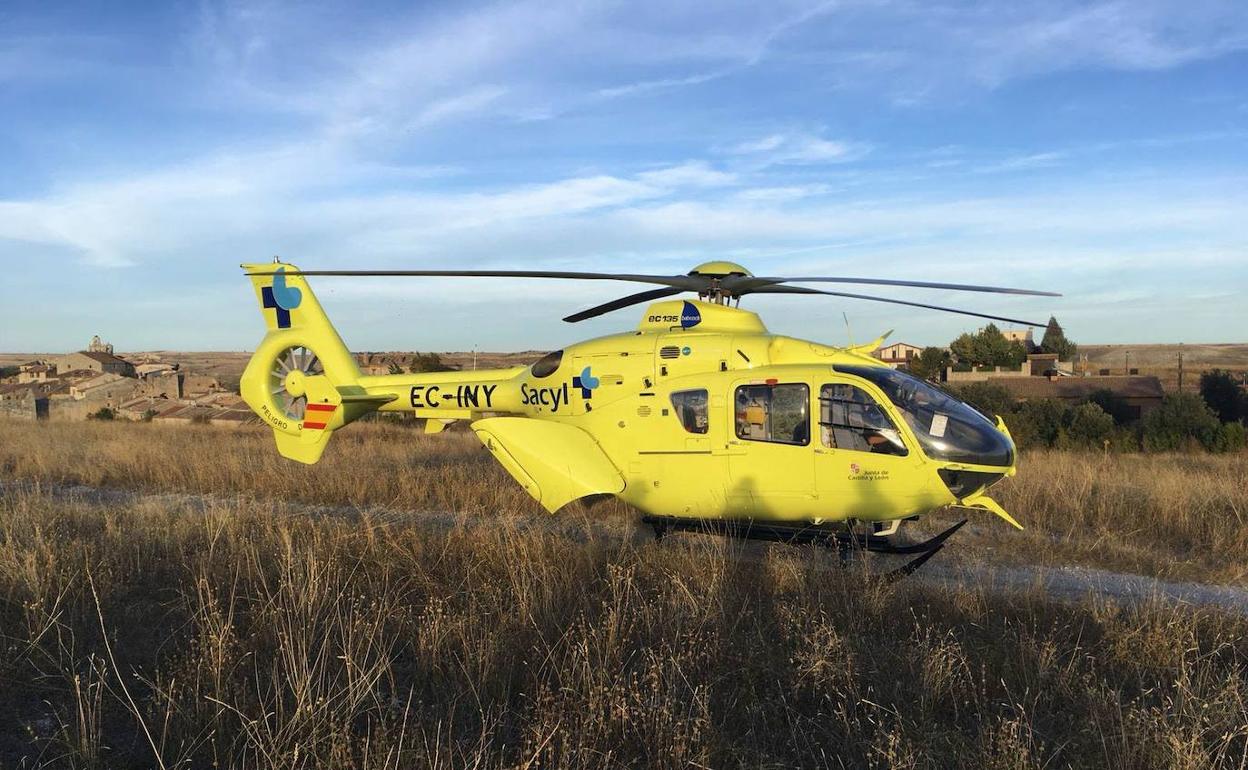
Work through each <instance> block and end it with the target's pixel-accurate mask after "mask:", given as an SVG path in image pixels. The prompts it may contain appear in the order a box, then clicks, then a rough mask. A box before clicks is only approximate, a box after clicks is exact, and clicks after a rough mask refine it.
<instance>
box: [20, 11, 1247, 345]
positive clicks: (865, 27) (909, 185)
mask: <svg viewBox="0 0 1248 770" xmlns="http://www.w3.org/2000/svg"><path fill="white" fill-rule="evenodd" d="M365 5H366V6H367V9H368V10H366V11H365V10H361V7H363V6H365ZM52 6H55V7H52ZM0 115H2V116H3V120H2V121H0V169H2V173H0V266H3V267H4V273H3V278H2V279H0V350H20V351H35V350H39V351H55V350H64V349H69V348H74V347H79V346H81V345H82V344H83V343H85V341H86V340H87V339H88V338H89V337H90V335H91V334H95V333H99V334H101V335H103V336H104V337H106V338H107V339H110V340H112V341H113V342H114V343H115V344H116V345H117V347H118V348H119V349H122V350H136V349H153V348H182V349H246V348H249V347H252V346H253V345H254V344H255V342H256V340H257V339H258V338H259V336H260V334H261V333H262V328H263V327H262V322H261V319H260V315H259V312H258V310H257V309H256V308H255V307H254V306H253V299H252V294H251V292H250V289H249V287H248V285H247V283H246V281H245V280H244V279H243V278H242V276H241V275H240V273H239V271H238V269H237V265H238V263H239V262H242V261H254V260H260V261H263V260H266V259H268V258H269V257H270V256H271V255H274V254H280V255H282V256H283V257H284V258H286V259H289V260H291V261H294V262H296V263H297V264H299V265H300V266H302V267H306V268H309V269H311V268H314V267H320V268H332V267H375V268H401V267H412V268H419V267H427V268H438V267H447V268H450V267H465V268H538V269H589V270H619V271H630V272H686V271H687V270H688V269H689V268H690V267H692V266H693V265H695V264H697V263H698V262H701V261H704V260H707V259H715V258H726V259H733V260H736V261H740V262H742V263H744V264H746V265H747V266H748V267H749V268H751V269H752V270H753V271H754V272H755V273H766V274H786V273H787V274H807V275H809V274H827V275H850V276H879V277H888V278H913V279H918V280H948V281H955V282H977V283H994V284H1002V285H1011V286H1025V287H1031V288H1040V289H1047V290H1055V291H1061V292H1063V293H1064V294H1065V296H1064V297H1062V298H1060V299H1056V300H1054V299H1045V298H1034V299H1033V298H1017V297H984V296H982V295H955V294H950V293H946V292H931V291H927V292H924V291H920V290H902V291H894V292H892V293H891V294H890V296H895V297H899V298H904V299H913V300H918V301H930V302H935V303H938V304H950V305H960V306H963V307H970V308H980V309H984V310H985V311H987V312H993V311H998V312H1001V313H1003V314H1005V315H1012V316H1017V317H1024V318H1026V317H1035V318H1037V319H1040V320H1044V319H1045V318H1047V317H1048V316H1049V315H1050V314H1055V315H1057V317H1058V318H1059V319H1060V320H1062V321H1063V323H1064V324H1065V326H1066V327H1067V331H1068V333H1069V335H1070V336H1071V337H1072V338H1074V339H1076V340H1080V341H1085V342H1149V341H1158V342H1178V341H1187V342H1231V341H1234V342H1243V341H1245V339H1246V331H1248V309H1246V308H1248V303H1245V302H1244V299H1243V295H1244V289H1245V288H1246V287H1248V11H1246V10H1245V9H1244V7H1243V5H1242V3H1238V2H1202V1H1201V0H1194V1H1190V2H1183V3H1178V2H1168V3H1163V2H1151V1H1150V0H1134V1H1131V2H1096V1H1095V0H1093V1H1092V2H1042V3H1025V2H1000V3H991V2H976V3H942V2H917V1H916V2H890V1H889V0H880V1H879V2H853V1H852V0H847V1H846V2H834V3H809V2H786V1H779V2H770V3H730V2H729V3H707V2H698V3H688V4H682V3H673V2H654V3H649V2H639V3H620V2H592V1H585V2H567V3H565V2H557V1H554V0H543V1H542V2H501V3H485V4H470V3H445V4H442V3H422V4H419V5H414V6H413V5H406V4H398V3H394V4H382V3H371V4H358V3H341V4H334V3H323V4H315V3H290V4H284V3H277V2H272V3H270V2H257V3H252V2H238V3H233V2H229V3H217V2H201V3H191V2H170V3H150V4H140V3H133V4H119V3H105V2H99V3H64V4H47V3H39V2H23V1H22V0H18V1H17V2H16V3H14V2H12V0H10V2H8V3H5V4H4V5H3V6H0ZM314 288H315V289H316V291H317V294H318V296H319V297H320V298H321V300H322V302H323V304H325V305H326V307H327V308H328V309H329V311H330V313H331V316H332V317H333V319H334V321H335V322H336V323H337V324H338V326H339V328H340V330H341V331H342V333H343V335H344V337H346V339H347V341H348V344H350V345H351V346H352V347H353V348H356V349H373V350H378V349H435V350H437V349H467V348H470V347H472V346H477V347H479V348H481V349H495V350H499V349H525V348H549V347H554V346H557V345H561V344H564V343H567V342H571V341H574V340H576V339H580V338H584V337H589V336H596V335H598V334H605V333H610V332H613V331H616V330H620V329H625V328H629V327H631V326H633V325H635V323H636V321H637V318H638V317H639V315H640V309H636V310H625V311H620V312H617V313H614V314H610V315H607V316H604V317H602V318H599V319H596V320H594V321H591V322H586V323H583V324H579V325H576V326H570V325H567V324H563V323H562V322H560V321H559V320H558V319H559V318H560V317H561V316H563V315H566V314H568V313H570V312H572V311H575V310H578V309H581V308H582V307H586V306H589V305H592V304H596V303H598V302H601V301H605V300H607V299H610V298H612V297H613V296H617V295H621V294H625V293H629V292H631V291H635V290H637V287H632V286H629V285H627V284H621V285H616V286H614V287H613V286H611V285H597V284H595V285H585V284H580V283H555V282H541V283H535V282H525V283H514V282H511V283H508V282H504V281H477V282H468V281H460V280H455V281H451V280H438V281H433V280H421V279H409V280H407V281H394V280H390V281H383V280H373V279H366V280H360V279H354V280H347V279H338V280H333V281H330V280H322V281H320V282H319V283H317V284H315V285H314ZM747 306H749V307H752V308H753V309H756V310H759V311H760V312H762V313H763V314H764V320H765V321H766V322H767V323H768V325H769V326H770V327H771V328H772V329H773V330H774V331H777V332H782V333H789V334H794V335H799V336H803V337H807V338H812V339H818V340H821V341H827V342H831V343H834V344H835V343H841V342H843V341H844V340H845V325H844V322H843V320H842V316H841V314H842V312H844V313H846V314H848V316H849V320H850V323H851V325H852V327H853V329H854V335H855V337H857V338H860V339H859V340H858V341H861V338H867V337H870V336H874V335H875V334H876V333H878V332H880V331H882V330H884V329H888V328H896V329H897V331H896V334H895V336H894V339H901V340H905V341H911V342H914V343H920V344H922V343H944V342H947V341H948V340H949V339H950V338H951V337H953V336H955V335H956V334H958V333H960V332H961V331H964V330H969V329H973V328H975V326H976V325H977V322H976V320H975V319H971V318H964V317H960V316H955V315H946V314H940V313H935V312H928V311H918V310H913V309H910V308H901V307H895V306H889V305H883V304H876V303H868V302H862V301H852V300H844V301H842V300H835V299H831V298H806V297H795V298H761V299H751V300H749V301H747Z"/></svg>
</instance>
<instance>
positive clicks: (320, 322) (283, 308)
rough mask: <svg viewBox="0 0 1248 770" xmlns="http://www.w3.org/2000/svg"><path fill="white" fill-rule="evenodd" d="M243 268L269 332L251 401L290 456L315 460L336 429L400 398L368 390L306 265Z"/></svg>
mask: <svg viewBox="0 0 1248 770" xmlns="http://www.w3.org/2000/svg"><path fill="white" fill-rule="evenodd" d="M242 267H243V269H244V270H245V271H246V273H247V274H248V276H249V277H250V278H251V282H252V286H253V287H254V289H255V291H256V300H257V301H258V302H259V303H260V309H261V312H262V313H263V314H264V318H265V323H266V325H267V327H268V333H267V334H265V336H264V339H263V340H261V342H260V344H259V346H257V348H256V352H255V353H254V354H253V355H252V357H251V360H250V361H249V362H248V364H247V368H246V370H244V372H243V377H242V380H241V382H240V390H241V392H242V396H243V400H244V401H246V402H247V405H248V406H250V407H251V409H252V411H254V412H255V413H256V414H257V415H259V416H260V418H261V419H262V420H264V421H265V422H266V423H268V425H269V426H270V427H271V428H272V429H273V435H274V437H275V438H276V440H277V449H278V451H279V452H280V453H281V454H282V455H283V456H284V457H288V458H290V459H292V460H297V461H299V462H302V463H308V464H311V463H315V462H316V461H317V460H319V459H320V457H321V453H322V452H324V450H325V446H326V445H327V444H328V443H329V438H330V435H331V434H332V433H333V432H334V431H335V430H337V429H338V428H341V427H342V426H344V425H346V424H347V423H349V422H352V421H354V420H358V419H359V418H360V417H363V416H364V415H366V414H368V413H369V412H372V411H375V410H376V409H378V408H380V407H381V406H383V405H384V404H386V403H388V402H389V401H391V400H393V399H394V396H392V395H376V394H370V393H368V392H367V391H365V390H364V389H363V388H362V387H360V385H359V381H360V376H361V375H360V370H359V367H358V366H356V363H355V359H354V358H353V357H352V355H351V353H350V351H349V350H347V346H346V344H344V343H343V341H342V338H341V337H339V336H338V332H337V331H336V330H335V329H334V327H333V325H332V324H331V323H330V322H329V317H328V316H326V315H325V311H324V310H322V309H321V305H320V303H319V302H317V299H316V296H315V295H314V294H313V293H312V290H311V288H309V286H308V283H307V280H306V279H305V278H303V277H302V276H299V275H297V273H298V268H296V267H294V266H293V265H284V264H280V263H278V264H260V265H243V266H242ZM287 272H289V273H292V274H291V275H287Z"/></svg>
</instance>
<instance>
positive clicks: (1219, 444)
mask: <svg viewBox="0 0 1248 770" xmlns="http://www.w3.org/2000/svg"><path fill="white" fill-rule="evenodd" d="M1246 445H1248V430H1245V429H1244V424H1243V423H1242V422H1225V423H1222V427H1221V428H1219V429H1218V435H1217V437H1216V438H1215V439H1214V442H1213V451H1215V452H1238V451H1239V450H1241V449H1243V448H1244V446H1246Z"/></svg>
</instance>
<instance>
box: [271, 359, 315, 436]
mask: <svg viewBox="0 0 1248 770" xmlns="http://www.w3.org/2000/svg"><path fill="white" fill-rule="evenodd" d="M324 373H325V368H324V366H322V365H321V361H320V359H319V358H317V355H316V353H314V352H312V350H311V349H309V348H307V347H305V346H303V345H295V346H293V347H288V348H285V349H283V350H281V351H280V352H279V353H278V354H277V356H275V357H274V359H273V362H272V365H271V366H270V368H269V394H270V398H271V400H272V402H273V408H274V409H275V410H276V411H278V412H280V413H282V414H284V415H285V416H286V418H287V419H290V420H302V419H303V417H304V414H306V413H307V409H308V394H307V385H306V380H307V378H308V377H317V376H320V375H322V374H324Z"/></svg>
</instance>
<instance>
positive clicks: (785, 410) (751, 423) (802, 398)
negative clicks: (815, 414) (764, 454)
mask: <svg viewBox="0 0 1248 770" xmlns="http://www.w3.org/2000/svg"><path fill="white" fill-rule="evenodd" d="M735 401H736V422H737V438H743V439H747V440H749V441H770V442H773V443H777V444H798V445H801V446H805V445H807V444H809V443H810V416H809V414H807V412H808V405H809V404H810V388H808V387H806V385H804V384H801V383H784V384H779V385H742V386H741V387H739V388H737V393H736V399H735Z"/></svg>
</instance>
